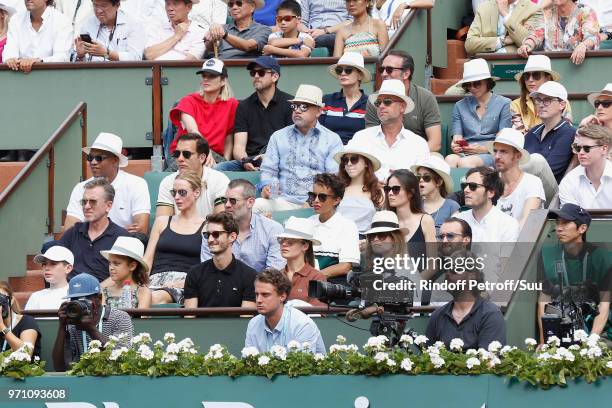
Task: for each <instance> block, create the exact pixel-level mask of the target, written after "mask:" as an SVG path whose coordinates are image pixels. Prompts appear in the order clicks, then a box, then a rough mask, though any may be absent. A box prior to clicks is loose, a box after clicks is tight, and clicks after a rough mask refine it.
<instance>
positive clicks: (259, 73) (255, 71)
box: [249, 69, 272, 78]
mask: <svg viewBox="0 0 612 408" xmlns="http://www.w3.org/2000/svg"><path fill="white" fill-rule="evenodd" d="M268 72H272V71H268V70H266V69H252V70H250V71H249V75H251V77H252V78H255V75H257V76H258V77H260V78H263V77H265V76H266V74H267V73H268Z"/></svg>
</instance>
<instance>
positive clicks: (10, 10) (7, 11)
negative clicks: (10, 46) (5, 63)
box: [0, 0, 17, 64]
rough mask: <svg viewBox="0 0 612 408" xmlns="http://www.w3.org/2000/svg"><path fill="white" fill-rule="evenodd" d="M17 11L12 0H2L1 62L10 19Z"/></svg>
mask: <svg viewBox="0 0 612 408" xmlns="http://www.w3.org/2000/svg"><path fill="white" fill-rule="evenodd" d="M16 11H17V10H15V7H13V4H12V1H9V0H0V64H1V63H2V50H4V45H5V44H6V33H7V31H8V24H9V20H10V19H11V16H12V15H13V14H15V12H16Z"/></svg>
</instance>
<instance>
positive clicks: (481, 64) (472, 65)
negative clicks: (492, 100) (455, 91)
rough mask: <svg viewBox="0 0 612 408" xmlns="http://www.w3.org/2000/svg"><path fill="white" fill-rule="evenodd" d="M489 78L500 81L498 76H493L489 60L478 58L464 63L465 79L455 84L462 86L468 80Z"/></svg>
mask: <svg viewBox="0 0 612 408" xmlns="http://www.w3.org/2000/svg"><path fill="white" fill-rule="evenodd" d="M488 78H491V79H492V80H494V81H499V78H498V77H494V76H491V71H489V64H487V61H485V60H484V59H482V58H476V59H473V60H470V61H468V62H466V63H464V64H463V79H462V80H461V81H459V82H457V83H456V84H455V86H456V87H459V88H461V85H463V84H466V83H468V82H475V81H480V80H482V79H488Z"/></svg>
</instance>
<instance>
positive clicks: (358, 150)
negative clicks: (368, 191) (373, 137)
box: [334, 140, 380, 171]
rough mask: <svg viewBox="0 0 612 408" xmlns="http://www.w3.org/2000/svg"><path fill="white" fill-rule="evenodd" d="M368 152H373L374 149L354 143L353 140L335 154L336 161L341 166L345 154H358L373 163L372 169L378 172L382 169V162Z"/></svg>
mask: <svg viewBox="0 0 612 408" xmlns="http://www.w3.org/2000/svg"><path fill="white" fill-rule="evenodd" d="M368 150H372V147H371V146H369V147H368V146H365V145H364V144H362V143H360V142H354V141H353V140H351V141H350V142H348V144H347V145H346V146H344V148H343V149H342V150H341V151H339V152H338V153H336V154H334V160H335V161H336V163H338V164H340V161H341V160H342V156H344V155H345V154H358V155H360V156H363V157H366V158H367V159H369V160H370V161H371V162H372V167H373V168H374V171H377V170H378V169H380V160H378V158H377V157H376V156H374V155H373V154H372V153H370V152H369V151H368Z"/></svg>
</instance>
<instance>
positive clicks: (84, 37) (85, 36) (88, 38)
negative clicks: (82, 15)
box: [79, 34, 93, 44]
mask: <svg viewBox="0 0 612 408" xmlns="http://www.w3.org/2000/svg"><path fill="white" fill-rule="evenodd" d="M79 37H80V38H81V41H84V42H86V43H90V44H93V41H92V40H91V36H90V35H89V34H81V35H80V36H79Z"/></svg>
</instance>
